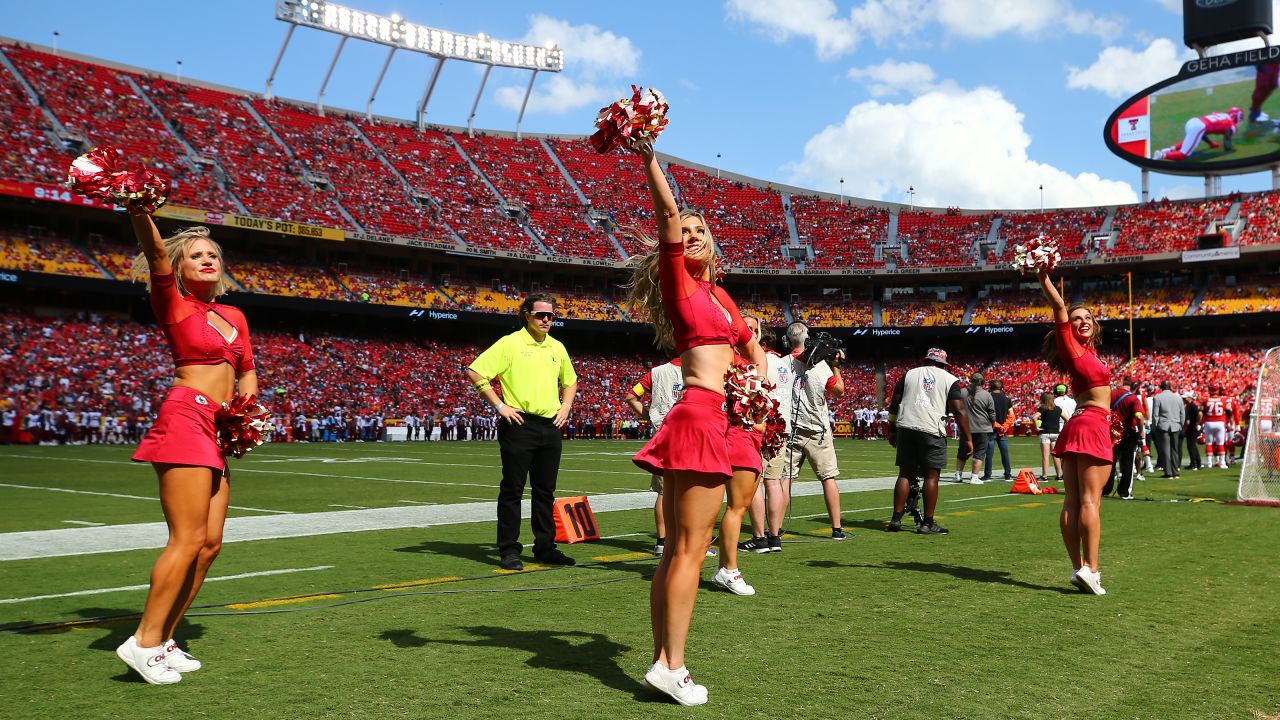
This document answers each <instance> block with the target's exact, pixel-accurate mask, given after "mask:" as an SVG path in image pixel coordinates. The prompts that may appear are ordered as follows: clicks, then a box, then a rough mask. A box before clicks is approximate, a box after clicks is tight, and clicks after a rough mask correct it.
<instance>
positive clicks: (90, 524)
mask: <svg viewBox="0 0 1280 720" xmlns="http://www.w3.org/2000/svg"><path fill="white" fill-rule="evenodd" d="M62 522H64V523H67V524H68V525H84V526H86V527H102V526H104V525H106V523H100V522H89V521H88V520H63V521H62Z"/></svg>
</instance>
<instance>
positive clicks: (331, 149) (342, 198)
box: [253, 100, 445, 240]
mask: <svg viewBox="0 0 1280 720" xmlns="http://www.w3.org/2000/svg"><path fill="white" fill-rule="evenodd" d="M253 107H254V109H255V110H257V112H258V115H260V116H261V117H262V118H263V119H264V120H266V121H267V123H268V124H269V125H271V127H272V129H273V130H274V131H275V133H276V135H277V136H279V137H280V139H281V140H283V141H284V143H285V145H286V146H288V147H289V149H290V150H291V151H292V152H293V155H294V157H296V158H297V159H298V160H299V161H300V162H301V163H303V164H304V165H305V167H306V168H307V169H308V170H309V171H310V172H311V173H312V174H313V176H315V174H323V177H324V179H325V180H328V182H329V183H330V184H331V185H332V187H333V190H334V191H335V193H336V195H337V198H338V202H339V203H340V204H341V205H342V207H343V208H345V209H346V210H347V211H348V212H349V213H350V214H351V215H352V217H353V218H354V219H355V221H356V223H358V224H359V225H360V227H362V228H364V229H365V230H366V231H368V232H373V233H380V234H385V235H399V236H403V237H422V238H427V239H431V240H439V239H441V238H443V237H445V233H444V227H443V226H442V225H441V224H440V222H439V220H438V219H436V218H435V217H434V216H432V214H431V213H429V212H427V211H426V210H424V209H423V208H422V207H421V206H420V205H419V204H418V203H417V202H414V201H413V200H412V199H411V198H410V197H409V195H408V193H407V192H406V190H405V187H404V185H403V183H401V181H400V178H399V177H398V176H397V175H396V174H395V173H393V172H391V170H390V169H389V168H388V167H387V166H386V165H384V164H383V163H382V160H381V159H380V158H379V157H378V156H377V155H375V154H374V153H373V152H372V148H371V146H370V145H369V144H368V142H366V141H365V139H364V138H363V137H361V136H360V134H359V131H357V130H356V128H355V126H354V125H352V124H351V123H350V122H348V121H347V120H346V119H344V118H342V117H340V116H334V115H332V114H329V115H325V116H323V117H322V116H320V115H317V114H316V113H314V112H311V111H310V110H306V109H303V108H301V107H298V106H296V105H291V104H288V103H283V102H279V101H274V100H254V101H253Z"/></svg>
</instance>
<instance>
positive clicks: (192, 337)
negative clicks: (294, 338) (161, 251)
mask: <svg viewBox="0 0 1280 720" xmlns="http://www.w3.org/2000/svg"><path fill="white" fill-rule="evenodd" d="M151 309H152V310H153V311H154V312H155V314H156V319H157V320H159V321H160V327H161V328H162V329H163V330H164V337H165V339H166V340H168V341H169V352H170V353H171V354H172V355H173V364H174V365H176V366H177V367H183V366H185V365H217V364H219V363H224V362H225V363H228V364H230V365H231V367H233V368H235V371H236V374H237V375H239V374H241V373H246V372H249V371H250V370H252V369H253V367H254V366H253V345H252V344H250V342H249V325H248V323H246V322H245V319H244V313H242V312H240V310H239V309H237V308H234V307H231V306H230V305H219V304H217V303H207V302H205V301H203V300H201V299H200V298H197V297H195V296H193V295H180V294H178V289H177V287H176V286H175V284H174V277H173V273H169V274H168V275H156V274H154V273H153V274H152V275H151ZM210 312H212V313H214V314H215V315H217V316H218V317H220V318H222V319H223V320H226V321H227V323H228V324H229V325H231V327H232V333H231V337H230V338H229V339H228V338H227V337H226V336H224V335H223V334H222V331H220V330H218V328H216V327H214V326H213V324H212V323H210V322H209V316H208V313H210Z"/></svg>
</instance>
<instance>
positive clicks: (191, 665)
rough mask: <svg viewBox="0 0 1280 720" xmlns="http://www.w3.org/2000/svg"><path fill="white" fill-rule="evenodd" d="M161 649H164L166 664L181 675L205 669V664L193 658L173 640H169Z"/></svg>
mask: <svg viewBox="0 0 1280 720" xmlns="http://www.w3.org/2000/svg"><path fill="white" fill-rule="evenodd" d="M161 647H163V648H164V661H165V664H167V665H168V666H169V667H170V668H172V669H173V670H176V671H178V672H180V673H186V672H195V671H196V670H199V669H200V668H201V667H204V664H203V663H201V662H200V661H199V660H197V659H195V658H194V657H192V656H191V654H190V653H188V652H187V651H186V650H183V649H182V648H180V647H178V643H176V642H174V640H173V638H169V640H168V641H167V642H165V644H164V645H161Z"/></svg>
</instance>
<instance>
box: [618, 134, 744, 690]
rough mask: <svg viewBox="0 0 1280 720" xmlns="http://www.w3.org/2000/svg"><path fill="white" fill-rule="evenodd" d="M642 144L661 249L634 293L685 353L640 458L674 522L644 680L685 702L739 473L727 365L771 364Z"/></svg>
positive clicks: (697, 228) (638, 264) (644, 265)
mask: <svg viewBox="0 0 1280 720" xmlns="http://www.w3.org/2000/svg"><path fill="white" fill-rule="evenodd" d="M636 152H637V154H639V155H640V157H641V159H642V160H643V164H644V171H645V176H646V178H647V180H648V184H649V192H650V195H651V196H652V198H653V206H654V211H655V215H656V216H657V219H658V240H657V242H656V243H651V244H656V245H657V249H656V251H652V252H649V253H647V254H645V255H639V256H636V257H635V258H634V260H633V274H632V281H631V286H630V287H631V291H630V296H629V298H628V301H627V302H628V304H630V305H631V306H633V307H638V308H641V309H642V310H643V311H645V312H646V313H647V315H648V319H649V322H650V323H652V325H653V326H654V331H655V332H656V334H657V337H658V343H659V344H660V345H662V346H664V347H668V348H671V349H672V350H673V351H674V352H675V353H676V354H678V355H679V356H680V368H681V371H682V373H683V375H684V388H685V389H684V394H683V396H682V397H681V398H680V401H679V402H678V403H676V405H675V407H673V408H672V409H671V412H670V413H669V414H668V415H667V417H666V419H665V420H664V421H663V423H662V427H661V428H660V429H659V430H658V433H657V434H656V435H654V437H653V439H652V440H650V441H649V443H648V444H647V445H645V447H644V449H643V450H641V451H640V452H639V453H638V454H637V455H636V456H635V458H634V460H635V463H636V465H639V466H640V467H641V468H642V469H644V470H646V471H648V472H650V473H654V474H661V475H662V476H663V493H662V498H663V510H664V515H665V521H666V525H667V542H666V551H665V552H664V553H663V556H662V561H661V562H660V563H659V564H658V569H657V571H656V572H655V573H654V576H653V581H652V582H651V583H650V589H649V608H650V616H651V621H652V626H653V646H654V649H653V665H652V666H651V667H650V668H649V671H648V672H647V673H645V682H646V684H648V685H649V686H651V687H653V688H655V689H657V690H660V691H662V692H664V693H666V694H668V695H670V696H671V697H672V698H673V699H674V700H676V701H677V702H679V703H680V704H682V705H700V704H702V703H705V702H706V701H707V690H706V688H705V687H704V686H702V685H698V684H696V683H694V682H693V680H692V679H691V678H690V675H689V671H688V670H687V669H686V668H685V658H684V654H685V639H686V637H687V636H688V634H689V622H690V619H691V618H692V616H693V604H694V600H695V599H696V597H697V591H698V582H699V580H700V578H701V572H702V563H703V561H704V560H705V558H706V551H707V545H708V544H709V543H710V542H711V534H712V531H713V530H714V528H715V521H716V514H717V513H718V512H719V510H720V504H721V502H722V501H723V500H724V494H725V484H726V483H727V482H728V480H729V478H730V476H731V475H732V474H733V467H732V466H733V461H732V459H731V457H730V449H729V445H728V441H727V437H726V436H727V433H728V426H729V418H728V415H727V413H726V411H725V398H724V383H725V374H726V372H727V371H728V370H729V367H730V365H731V364H732V363H733V358H734V349H735V347H736V348H737V349H738V350H739V351H740V352H741V354H742V355H743V356H744V357H746V358H747V359H748V360H749V361H750V362H753V363H755V365H756V366H757V367H764V363H765V358H764V351H763V350H762V349H761V348H760V344H759V343H758V342H757V341H756V338H755V337H754V336H753V335H752V334H751V331H750V330H749V329H748V328H747V326H746V324H745V323H744V322H743V320H742V316H741V315H740V314H739V313H738V308H737V306H736V305H735V304H734V302H733V300H732V299H731V298H730V297H729V295H728V294H727V293H726V292H725V291H724V289H723V288H721V287H719V286H718V285H716V284H715V282H714V280H713V279H714V278H715V257H716V255H715V243H714V240H713V239H712V236H711V231H710V230H709V229H708V228H707V225H706V221H705V220H704V219H703V217H702V215H700V214H698V213H696V212H692V211H688V210H686V211H684V212H681V211H680V210H679V208H678V207H677V206H676V201H675V198H674V196H673V195H672V193H671V188H670V186H668V184H667V178H666V176H665V175H664V174H663V172H662V168H661V167H660V166H659V164H658V160H657V158H656V157H655V156H654V155H653V151H652V148H651V147H650V146H641V147H640V149H637V150H636ZM637 234H638V233H637ZM641 239H642V240H644V239H645V238H643V237H641Z"/></svg>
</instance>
